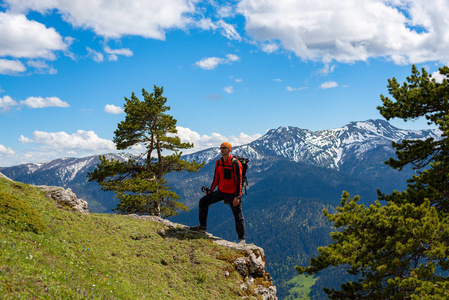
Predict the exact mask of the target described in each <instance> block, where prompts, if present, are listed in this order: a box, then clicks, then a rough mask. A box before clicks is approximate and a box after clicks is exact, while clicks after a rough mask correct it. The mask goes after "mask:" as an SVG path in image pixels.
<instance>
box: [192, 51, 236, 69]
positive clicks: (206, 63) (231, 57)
mask: <svg viewBox="0 0 449 300" xmlns="http://www.w3.org/2000/svg"><path fill="white" fill-rule="evenodd" d="M238 60H240V57H238V56H237V55H235V54H227V55H226V58H219V57H206V58H203V59H201V60H200V61H197V62H196V63H195V64H196V65H197V66H198V67H200V68H201V69H204V70H213V69H215V68H216V67H217V66H218V65H220V64H231V63H233V62H236V61H238Z"/></svg>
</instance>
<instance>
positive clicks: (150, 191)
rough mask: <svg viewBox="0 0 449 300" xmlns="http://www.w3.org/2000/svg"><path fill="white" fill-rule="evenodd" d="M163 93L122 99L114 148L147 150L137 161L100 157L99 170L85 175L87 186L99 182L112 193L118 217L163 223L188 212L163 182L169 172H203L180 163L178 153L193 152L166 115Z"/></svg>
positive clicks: (194, 164)
mask: <svg viewBox="0 0 449 300" xmlns="http://www.w3.org/2000/svg"><path fill="white" fill-rule="evenodd" d="M163 91H164V90H163V88H162V87H161V88H159V87H157V86H154V90H153V93H151V94H149V93H148V92H147V91H145V89H142V95H143V97H144V99H143V100H142V101H141V100H139V99H138V98H137V97H136V95H135V94H134V92H133V93H132V95H131V98H130V99H128V98H126V97H125V105H124V107H125V109H124V110H125V113H126V118H125V121H121V122H120V123H119V124H118V128H117V130H115V132H114V134H115V136H114V143H115V144H116V147H117V149H118V150H124V149H129V148H131V147H133V146H137V147H139V146H140V147H143V148H144V149H145V150H144V152H143V153H142V154H141V155H140V156H139V157H138V158H129V159H128V160H126V161H119V160H114V159H107V158H106V157H105V156H100V161H101V162H100V164H98V165H97V167H96V169H95V170H94V171H93V172H90V173H88V175H87V176H88V177H89V181H96V182H98V183H99V184H100V185H101V187H102V189H103V190H104V191H114V193H115V194H116V196H117V198H118V199H119V200H120V204H118V205H117V208H116V209H115V210H118V211H119V212H121V213H125V214H130V213H137V214H150V215H156V216H162V217H168V216H174V215H177V213H178V211H179V210H184V211H186V210H187V207H186V206H185V205H184V204H182V203H181V202H178V201H176V200H179V199H180V197H179V196H178V195H177V194H176V193H175V192H173V191H172V190H171V187H168V186H167V182H166V180H165V178H164V176H165V175H166V174H167V173H169V172H173V171H175V172H181V171H188V172H198V170H199V169H200V168H201V167H202V166H203V164H199V163H197V162H196V161H192V162H188V161H185V160H182V159H181V154H182V152H179V150H181V149H189V148H192V147H193V144H191V143H183V142H181V139H180V138H179V137H178V136H177V133H178V131H177V129H176V122H177V121H176V120H175V119H174V118H173V116H171V115H169V114H167V113H166V111H168V110H170V107H169V106H166V105H165V103H166V102H167V98H166V97H163V96H162V93H163Z"/></svg>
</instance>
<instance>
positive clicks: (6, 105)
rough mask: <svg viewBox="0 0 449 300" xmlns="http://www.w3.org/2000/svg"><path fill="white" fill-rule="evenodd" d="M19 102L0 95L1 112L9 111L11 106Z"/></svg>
mask: <svg viewBox="0 0 449 300" xmlns="http://www.w3.org/2000/svg"><path fill="white" fill-rule="evenodd" d="M17 105H19V103H17V101H15V100H14V99H12V98H11V97H10V96H4V97H0V109H1V110H2V111H3V112H7V111H9V110H10V109H11V108H12V107H13V106H17Z"/></svg>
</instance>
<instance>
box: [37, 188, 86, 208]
mask: <svg viewBox="0 0 449 300" xmlns="http://www.w3.org/2000/svg"><path fill="white" fill-rule="evenodd" d="M36 187H37V188H39V189H40V190H41V191H43V192H45V194H46V196H47V198H50V199H53V200H55V203H56V205H57V206H58V207H59V208H65V209H69V210H72V211H76V212H80V213H82V214H88V213H89V209H88V205H87V201H84V200H83V199H78V198H77V197H76V195H75V193H74V192H72V190H71V189H64V188H62V187H59V186H46V185H37V186H36Z"/></svg>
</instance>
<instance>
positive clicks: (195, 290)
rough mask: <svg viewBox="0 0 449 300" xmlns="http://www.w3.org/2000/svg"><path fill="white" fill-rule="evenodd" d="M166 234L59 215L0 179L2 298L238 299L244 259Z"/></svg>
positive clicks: (128, 221) (28, 190)
mask: <svg viewBox="0 0 449 300" xmlns="http://www.w3.org/2000/svg"><path fill="white" fill-rule="evenodd" d="M162 232H164V225H163V224H160V223H156V222H153V221H146V220H138V219H133V218H127V217H124V216H120V215H110V214H90V215H82V214H79V213H73V212H69V211H65V210H62V209H58V208H56V205H55V204H54V203H53V201H52V200H50V199H48V198H46V197H45V196H44V194H43V193H42V192H40V191H39V190H38V189H36V188H34V187H32V186H29V185H26V184H21V183H17V182H11V181H8V180H4V179H0V298H1V299H85V298H89V299H208V300H209V299H241V297H242V296H243V295H244V294H243V292H242V290H241V289H240V283H241V282H243V280H242V278H241V276H240V275H239V273H238V272H237V271H235V268H234V266H233V265H232V263H231V262H232V261H233V260H235V258H237V257H239V256H243V254H242V253H241V252H240V251H236V250H231V249H228V248H225V247H221V246H217V245H215V244H213V243H212V241H211V240H210V239H208V238H207V237H205V236H203V235H200V234H195V233H190V232H188V231H184V232H183V233H177V234H162ZM226 272H229V275H228V276H225V273H226ZM246 293H247V292H246Z"/></svg>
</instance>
